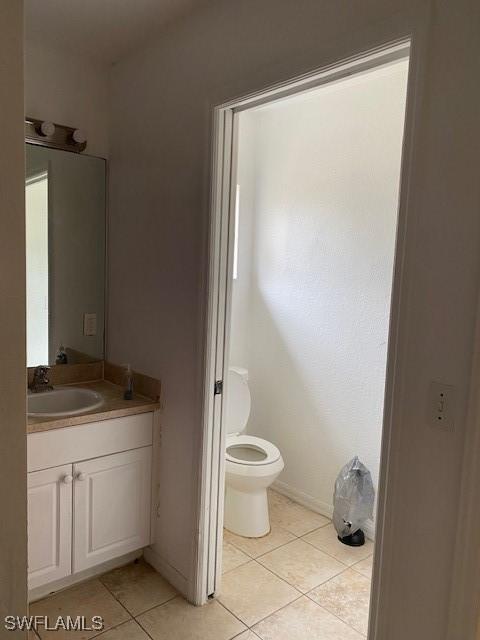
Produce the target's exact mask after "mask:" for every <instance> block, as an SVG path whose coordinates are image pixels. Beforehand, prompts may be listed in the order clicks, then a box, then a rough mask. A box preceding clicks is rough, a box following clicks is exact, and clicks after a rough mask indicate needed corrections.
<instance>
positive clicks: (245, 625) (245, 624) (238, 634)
mask: <svg viewBox="0 0 480 640" xmlns="http://www.w3.org/2000/svg"><path fill="white" fill-rule="evenodd" d="M215 600H216V601H217V602H218V604H219V605H220V606H221V607H223V609H225V611H228V613H229V614H230V615H231V616H233V617H234V618H235V619H236V620H238V621H239V622H241V623H242V624H243V626H244V627H246V629H243V631H240V633H237V634H236V635H235V636H232V637H233V638H236V637H237V636H240V635H242V633H245V631H247V630H248V629H250V627H249V626H248V624H247V623H246V622H245V620H242V619H241V618H239V617H238V616H237V614H236V613H233V611H230V609H229V608H228V607H226V606H225V605H224V604H223V602H220V600H219V599H218V598H215Z"/></svg>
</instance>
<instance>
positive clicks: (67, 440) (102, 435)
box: [27, 413, 153, 471]
mask: <svg viewBox="0 0 480 640" xmlns="http://www.w3.org/2000/svg"><path fill="white" fill-rule="evenodd" d="M152 433H153V413H141V414H137V415H133V416H125V417H123V418H113V419H111V420H102V421H101V422H91V423H89V424H82V425H78V426H75V427H64V428H62V429H52V430H51V431H43V432H41V433H31V434H29V435H28V446H27V460H28V463H27V464H28V471H37V470H39V469H48V468H49V467H57V466H59V465H62V464H68V463H72V462H78V461H81V460H89V459H91V458H98V457H100V456H106V455H110V454H112V453H118V452H120V451H128V450H129V449H137V448H139V447H147V446H149V445H151V444H152V439H153V438H152Z"/></svg>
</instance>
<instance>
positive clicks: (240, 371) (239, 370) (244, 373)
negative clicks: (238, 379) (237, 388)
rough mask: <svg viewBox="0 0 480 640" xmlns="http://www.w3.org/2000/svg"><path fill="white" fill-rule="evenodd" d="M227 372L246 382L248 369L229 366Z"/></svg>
mask: <svg viewBox="0 0 480 640" xmlns="http://www.w3.org/2000/svg"><path fill="white" fill-rule="evenodd" d="M228 370H229V371H234V372H235V373H238V375H239V376H242V378H243V379H244V380H245V382H248V369H245V367H237V366H234V365H231V366H230V367H229V368H228Z"/></svg>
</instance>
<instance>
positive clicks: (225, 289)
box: [194, 35, 416, 639]
mask: <svg viewBox="0 0 480 640" xmlns="http://www.w3.org/2000/svg"><path fill="white" fill-rule="evenodd" d="M412 45H413V38H412V36H411V35H409V36H405V37H404V38H399V39H397V40H395V41H393V42H388V43H385V44H384V45H382V46H379V47H377V48H375V49H373V50H369V51H367V52H361V53H359V54H358V55H355V56H353V57H350V58H348V59H345V60H342V61H339V62H337V63H335V64H330V65H328V66H325V67H323V68H321V69H320V70H319V69H317V70H315V71H313V72H311V73H307V74H304V75H302V76H299V77H296V78H294V79H292V80H290V81H288V82H282V83H279V84H277V85H274V86H270V87H268V88H266V89H264V90H262V91H259V92H255V93H252V94H249V95H247V96H244V97H242V98H240V99H237V100H234V101H230V102H227V103H224V104H220V105H218V106H216V107H214V110H213V116H214V136H213V166H212V193H211V202H212V207H211V222H210V253H209V256H210V259H209V289H208V308H207V329H206V366H205V374H204V380H205V383H204V414H203V429H204V438H203V451H202V457H203V465H202V492H201V511H200V513H201V518H200V531H199V540H200V550H199V555H198V566H197V581H196V596H195V597H194V601H195V603H196V604H203V603H204V602H205V601H206V600H207V598H209V597H213V596H214V595H215V594H216V593H218V591H219V586H220V579H221V573H222V567H221V565H222V531H223V486H224V482H225V456H224V447H225V437H226V436H225V429H224V428H223V423H224V416H225V399H226V393H225V392H222V393H220V394H218V393H215V384H216V382H217V381H220V382H221V383H223V380H224V372H225V371H226V369H227V367H228V362H227V359H228V351H229V338H230V335H229V333H230V310H231V299H232V286H231V283H232V277H231V276H232V270H233V237H234V224H235V221H234V218H235V216H234V215H233V212H234V207H235V189H234V188H233V186H232V185H234V184H235V176H236V169H237V167H236V153H235V151H236V148H237V121H238V118H237V117H236V114H238V113H240V112H241V111H244V110H246V109H249V108H252V107H256V106H259V105H261V104H265V103H268V102H271V101H274V100H278V99H281V98H284V97H287V96H290V95H294V94H296V93H300V92H305V91H308V90H311V89H315V88H318V87H320V86H321V85H324V84H329V83H331V82H334V81H338V80H341V79H344V78H346V77H348V76H351V75H354V74H357V73H360V72H362V71H366V70H368V69H371V68H375V67H379V66H382V65H386V64H389V63H391V62H394V61H396V60H399V59H402V58H403V59H404V58H406V57H409V58H410V66H409V76H408V92H407V106H406V119H405V128H404V141H403V152H402V170H401V189H400V192H399V199H400V200H404V199H406V195H405V194H406V193H407V192H408V181H409V180H408V164H405V157H406V156H407V155H408V154H407V153H406V150H407V151H408V149H409V148H411V143H410V140H411V138H412V133H413V121H414V118H413V117H412V116H411V114H409V104H410V103H411V102H413V100H412V95H414V94H415V85H414V79H415V76H416V74H415V73H413V72H412V68H413V67H414V66H415V60H414V59H413V52H412V50H413V47H412ZM398 215H399V219H398V223H397V224H398V230H399V233H398V234H397V241H396V250H395V256H396V260H395V271H394V274H393V282H392V304H391V319H390V333H389V350H388V363H389V365H388V367H387V382H386V387H385V389H386V392H385V393H386V397H385V413H384V424H383V442H382V462H381V469H382V478H383V479H384V480H385V478H386V477H387V476H388V470H389V465H390V451H389V442H390V428H391V423H390V420H389V419H388V416H389V406H390V405H391V398H390V397H389V394H390V395H391V394H392V390H393V380H394V375H395V353H396V338H397V335H396V328H397V325H398V318H399V306H400V283H401V281H402V275H403V269H402V267H403V262H404V261H403V255H404V252H405V246H404V237H403V235H402V233H401V231H402V230H403V229H405V226H406V225H405V219H400V216H402V218H405V217H406V215H407V211H406V207H405V206H399V214H398ZM394 334H395V335H394ZM224 391H227V390H224ZM385 494H386V484H385V483H384V484H383V485H382V487H381V490H380V494H379V512H378V518H377V542H376V546H377V548H378V549H381V547H382V530H383V527H384V522H383V521H382V519H384V518H385V510H384V509H383V508H382V504H384V502H385V498H386V495H385ZM380 557H381V553H378V552H377V554H376V558H377V559H378V558H380ZM376 604H377V601H376V598H375V597H372V608H371V611H372V614H371V633H372V635H371V636H370V637H371V638H372V639H373V638H374V637H375V635H374V633H375V632H374V629H375V628H376V624H375V620H376V617H377V607H376Z"/></svg>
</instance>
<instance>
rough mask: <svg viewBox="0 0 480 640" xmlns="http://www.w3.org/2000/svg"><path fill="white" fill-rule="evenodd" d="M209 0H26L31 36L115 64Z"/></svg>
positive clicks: (26, 18)
mask: <svg viewBox="0 0 480 640" xmlns="http://www.w3.org/2000/svg"><path fill="white" fill-rule="evenodd" d="M206 1H207V0H25V30H26V38H27V40H32V41H34V42H35V41H36V42H39V41H40V42H43V43H45V44H51V45H52V47H55V48H61V49H63V50H67V51H70V52H72V53H76V54H79V55H82V56H89V57H91V58H92V59H95V60H97V61H99V62H102V63H104V64H112V63H114V62H116V61H117V60H119V59H120V58H122V57H123V56H125V55H126V54H128V53H129V52H131V51H133V50H135V49H136V48H137V47H141V46H142V45H143V44H144V43H145V42H148V41H149V40H151V39H152V38H153V37H154V36H155V34H156V33H158V32H159V31H161V29H162V28H163V27H165V26H166V25H167V24H168V23H170V22H172V21H174V20H176V19H177V18H180V17H182V16H184V15H186V14H188V13H189V12H191V11H192V10H194V9H195V8H196V7H198V6H200V5H203V4H206Z"/></svg>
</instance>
